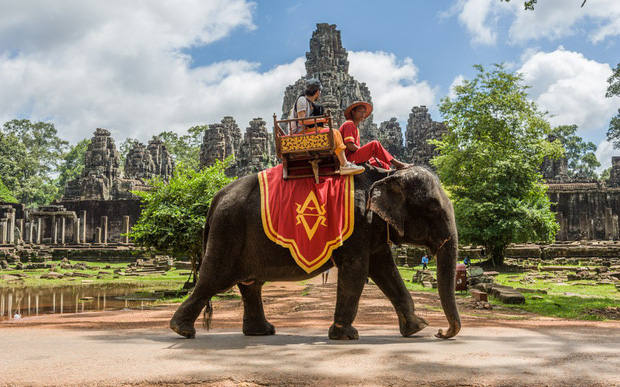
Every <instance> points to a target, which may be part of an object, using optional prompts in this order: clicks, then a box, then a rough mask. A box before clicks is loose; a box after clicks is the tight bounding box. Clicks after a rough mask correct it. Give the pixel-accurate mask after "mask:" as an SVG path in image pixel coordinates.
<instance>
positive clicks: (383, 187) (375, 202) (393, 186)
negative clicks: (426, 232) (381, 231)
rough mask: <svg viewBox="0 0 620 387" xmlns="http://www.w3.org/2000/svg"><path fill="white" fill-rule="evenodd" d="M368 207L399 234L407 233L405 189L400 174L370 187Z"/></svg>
mask: <svg viewBox="0 0 620 387" xmlns="http://www.w3.org/2000/svg"><path fill="white" fill-rule="evenodd" d="M368 196H369V197H368V206H367V207H368V209H369V210H370V211H372V212H374V213H375V214H377V215H379V216H380V217H381V219H383V220H385V221H386V222H387V223H388V224H389V225H390V226H392V228H394V229H395V230H396V232H398V235H400V236H401V237H403V236H404V235H405V216H406V209H405V201H406V197H405V191H404V187H403V184H402V179H400V178H399V176H398V175H394V176H389V177H386V178H384V179H381V180H379V181H377V182H375V183H374V184H373V185H372V186H371V187H370V192H369V195H368Z"/></svg>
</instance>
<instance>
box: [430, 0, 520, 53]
mask: <svg viewBox="0 0 620 387" xmlns="http://www.w3.org/2000/svg"><path fill="white" fill-rule="evenodd" d="M514 3H515V2H511V3H500V2H499V1H498V0H458V1H457V2H456V3H454V4H453V5H452V7H451V8H450V9H449V10H448V11H446V12H443V13H440V15H439V16H440V18H446V17H451V16H453V15H455V14H458V19H459V22H460V23H461V24H463V25H464V26H465V28H466V29H467V31H468V32H469V34H470V35H471V36H472V38H471V43H472V44H480V45H493V44H495V43H496V42H497V31H498V30H499V27H498V23H499V20H500V18H501V17H502V16H503V15H504V14H506V13H508V12H510V11H512V10H514V9H516V7H517V6H516V5H515V4H514ZM517 3H518V2H517Z"/></svg>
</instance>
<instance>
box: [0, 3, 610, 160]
mask: <svg viewBox="0 0 620 387" xmlns="http://www.w3.org/2000/svg"><path fill="white" fill-rule="evenodd" d="M581 3H582V0H543V1H541V2H540V4H538V5H537V7H536V10H535V11H534V12H530V11H524V10H523V2H522V1H515V0H512V1H511V2H510V3H505V2H501V1H500V0H452V1H441V2H440V1H434V2H433V1H427V0H415V1H414V0H412V1H380V2H375V1H361V2H360V1H348V0H345V1H323V0H315V1H283V0H275V1H247V0H207V1H204V0H202V1H201V0H182V1H175V2H171V1H164V0H152V1H149V2H126V1H121V0H108V1H90V2H83V1H78V0H59V1H55V2H53V3H49V2H45V3H44V2H40V1H34V0H32V1H28V0H24V1H17V0H15V1H10V0H0V11H1V12H0V121H2V122H4V121H8V120H10V119H13V118H30V119H33V120H49V121H52V122H54V123H55V124H56V127H57V128H58V130H59V132H60V134H61V136H63V137H65V138H67V139H69V140H70V141H71V142H74V143H75V142H77V141H79V140H81V139H82V138H85V137H90V136H91V135H92V133H93V131H94V130H95V128H97V127H103V128H107V129H110V130H111V132H112V135H113V136H114V137H115V138H116V139H117V141H118V142H121V141H123V140H124V138H126V137H134V138H138V139H140V140H142V141H147V140H148V139H149V138H150V137H151V136H152V135H154V134H157V133H159V132H161V131H163V130H174V131H177V132H179V133H181V132H184V131H185V130H186V129H187V128H189V127H191V126H193V125H198V124H211V123H216V122H219V121H220V120H221V119H222V117H224V116H226V115H232V116H233V117H235V119H236V120H237V123H238V124H239V126H240V127H241V128H242V130H243V129H245V128H246V127H247V126H248V123H249V121H250V120H251V119H252V118H254V117H263V118H266V119H267V121H268V118H269V117H270V116H271V114H272V113H273V112H277V113H280V112H281V111H282V97H283V92H284V88H285V87H286V86H287V85H289V84H291V83H293V82H294V81H295V80H297V79H298V78H300V77H301V76H302V75H304V73H305V70H304V65H303V64H304V61H305V53H306V51H308V49H309V40H310V37H311V35H312V32H313V31H314V30H315V28H316V24H317V23H330V24H336V25H337V26H338V29H339V30H340V31H341V33H342V42H343V45H344V47H345V48H346V49H347V51H348V52H349V60H350V63H351V66H350V73H351V74H352V75H353V76H354V77H355V78H356V79H357V80H359V81H361V82H366V83H367V84H368V86H369V89H370V91H371V94H372V97H373V102H374V104H375V121H376V122H377V123H379V122H381V121H383V120H387V119H389V118H390V117H397V118H398V120H399V121H400V122H401V126H402V127H403V129H404V126H405V125H406V121H407V117H408V114H409V112H410V111H411V108H412V107H413V106H414V105H420V104H425V105H427V106H428V107H429V108H430V112H431V114H432V117H433V119H435V120H441V117H440V116H439V113H438V112H437V110H436V106H437V104H438V103H439V101H440V99H441V98H443V97H445V96H446V95H448V93H449V92H450V88H451V85H453V84H454V83H456V82H459V80H461V79H463V78H468V77H471V76H473V74H474V70H473V69H472V65H473V64H483V65H486V66H490V65H491V64H492V63H502V62H503V63H506V64H507V65H508V66H509V68H510V69H511V70H513V71H519V72H522V73H523V75H524V79H525V82H526V83H527V84H529V85H531V86H532V89H531V97H532V99H533V100H534V101H536V102H537V103H538V104H539V106H540V107H541V108H542V109H543V110H547V111H549V112H550V115H551V116H550V121H551V123H552V124H553V125H559V124H577V125H578V126H579V128H580V131H579V135H581V136H582V137H583V138H584V139H586V140H588V141H592V142H594V143H595V144H596V145H597V146H598V147H599V150H598V151H597V156H598V157H599V159H600V161H601V162H602V163H603V166H608V165H609V161H610V160H609V159H610V157H611V155H620V152H619V151H617V150H613V149H612V148H611V146H610V144H609V143H607V142H606V141H604V140H605V132H606V129H607V126H608V123H609V120H610V119H611V117H613V116H614V115H615V113H616V112H617V109H618V108H619V107H620V99H619V98H613V99H609V98H605V97H604V92H605V88H606V78H607V77H608V76H609V75H610V74H611V69H612V68H614V67H615V66H616V65H617V63H618V62H620V55H618V53H619V52H620V39H619V36H620V1H618V0H588V1H587V3H586V5H585V6H584V7H583V8H581V7H580V6H581Z"/></svg>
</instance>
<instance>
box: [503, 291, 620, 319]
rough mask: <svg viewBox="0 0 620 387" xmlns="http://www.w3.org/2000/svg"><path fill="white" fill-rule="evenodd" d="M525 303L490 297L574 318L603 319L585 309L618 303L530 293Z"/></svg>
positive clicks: (524, 307) (520, 306)
mask: <svg viewBox="0 0 620 387" xmlns="http://www.w3.org/2000/svg"><path fill="white" fill-rule="evenodd" d="M524 296H525V304H522V305H507V304H503V303H502V302H501V301H499V300H497V299H495V298H492V299H493V303H494V304H497V305H501V306H503V307H506V308H514V309H521V310H525V311H527V312H531V313H536V314H538V315H541V316H547V317H560V318H567V319H576V320H605V318H604V317H603V316H600V315H595V314H590V313H588V312H587V311H586V309H590V308H596V309H604V308H607V307H610V306H611V307H613V306H618V305H620V303H619V302H618V300H617V299H613V298H588V299H584V298H582V297H575V296H570V297H568V296H561V295H553V294H547V295H542V298H541V299H537V298H534V297H533V295H531V294H524Z"/></svg>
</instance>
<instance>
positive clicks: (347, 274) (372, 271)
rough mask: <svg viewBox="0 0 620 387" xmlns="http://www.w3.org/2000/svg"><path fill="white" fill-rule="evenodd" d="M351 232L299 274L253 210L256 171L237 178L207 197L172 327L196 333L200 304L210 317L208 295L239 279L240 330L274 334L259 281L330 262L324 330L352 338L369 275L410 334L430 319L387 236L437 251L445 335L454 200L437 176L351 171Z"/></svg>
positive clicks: (454, 316)
mask: <svg viewBox="0 0 620 387" xmlns="http://www.w3.org/2000/svg"><path fill="white" fill-rule="evenodd" d="M354 179H355V180H354V184H355V193H354V211H355V214H354V230H353V233H352V234H351V236H350V237H349V238H348V239H347V240H346V241H345V242H344V243H343V245H342V246H340V247H339V248H337V249H336V250H334V251H333V254H332V259H330V260H329V261H327V262H326V263H325V264H324V265H323V266H322V267H320V268H319V269H317V270H315V271H312V272H311V273H306V272H305V271H304V270H303V269H302V268H300V267H299V266H298V265H297V264H296V263H295V262H294V260H293V258H292V257H291V255H290V253H289V250H288V249H285V248H283V247H281V246H279V245H277V244H275V243H274V242H272V241H271V240H269V239H268V238H267V236H266V235H265V232H264V231H263V226H262V222H261V210H260V189H259V179H258V177H257V175H256V174H254V175H249V176H245V177H242V178H240V179H237V180H235V181H234V182H232V183H230V184H229V185H227V186H226V187H224V188H222V189H221V190H220V191H219V192H218V193H217V194H216V195H215V196H214V198H213V201H212V203H211V206H210V208H209V212H208V215H207V221H206V225H205V230H204V239H203V251H204V255H203V259H202V263H201V266H200V270H199V276H198V280H197V283H196V286H195V288H194V291H193V293H192V294H191V295H190V296H189V297H188V298H187V299H186V300H185V302H183V304H181V305H180V306H179V308H178V309H177V310H176V312H175V314H174V316H173V317H172V319H171V320H170V328H171V329H172V330H174V331H175V332H176V333H178V334H179V335H181V336H183V337H186V338H194V337H195V334H196V330H195V328H194V322H195V321H196V319H197V318H198V316H199V315H200V313H201V311H202V310H203V308H205V307H207V309H206V310H205V315H207V313H208V316H209V317H208V321H209V322H210V319H211V315H212V311H213V309H212V306H211V298H212V297H213V296H215V295H216V294H217V293H220V292H223V291H226V290H228V289H230V288H232V287H233V286H235V285H237V286H238V287H239V290H240V292H241V297H242V301H243V312H244V315H243V328H242V331H243V334H245V335H273V334H275V328H274V326H273V325H272V324H271V323H270V322H269V321H267V319H266V318H265V314H264V311H263V303H262V298H261V289H262V286H263V284H264V283H265V282H267V281H301V280H306V279H309V278H312V277H314V276H316V275H318V274H320V273H321V272H323V271H325V270H327V269H328V268H331V267H333V266H334V265H335V266H336V267H337V268H338V278H337V297H336V306H335V313H334V322H333V324H332V325H331V327H330V328H329V332H328V337H329V339H333V340H355V339H358V338H359V334H358V331H357V329H356V328H355V327H354V326H353V321H354V319H355V317H356V314H357V310H358V304H359V299H360V296H361V293H362V290H363V288H364V285H365V283H366V279H367V277H370V279H372V281H373V282H374V283H375V284H376V285H377V286H378V288H379V289H380V290H381V291H382V292H383V293H384V294H385V296H386V297H387V298H388V299H389V300H390V302H391V303H392V305H393V307H394V308H395V310H396V313H397V315H398V321H399V328H400V333H401V334H402V335H403V336H410V335H413V334H414V333H416V332H418V331H420V330H422V329H424V328H425V327H426V326H427V325H428V324H427V323H426V321H425V320H424V319H423V318H421V317H419V316H418V315H416V313H415V308H414V303H413V299H412V297H411V294H410V293H409V291H408V290H407V288H406V287H405V283H404V281H403V279H402V278H401V276H400V273H399V272H398V269H397V267H396V264H395V262H394V260H393V258H392V254H391V249H390V245H389V243H388V242H389V240H391V241H392V242H393V243H396V244H414V245H419V246H425V247H427V248H428V249H429V250H430V252H431V254H433V255H435V256H436V257H437V288H438V292H439V296H440V300H441V305H442V308H443V310H444V314H445V316H446V319H447V320H448V323H449V328H448V330H447V331H446V332H444V331H443V330H442V329H439V331H438V333H437V334H436V335H435V336H436V337H438V338H443V339H447V338H450V337H454V336H455V335H457V334H458V332H459V331H460V329H461V321H460V317H459V312H458V309H457V305H456V297H455V274H456V263H457V251H458V249H457V244H458V236H457V229H456V223H455V219H454V209H453V207H452V203H451V202H450V200H449V199H448V197H447V196H446V194H445V192H444V191H443V188H442V186H441V183H440V182H439V179H438V178H437V176H436V175H435V174H434V173H433V172H432V171H430V170H429V169H427V168H425V167H421V166H413V167H410V168H407V169H403V170H399V171H396V172H393V171H392V172H390V171H385V170H382V169H376V168H374V167H370V166H366V171H365V172H364V173H362V174H360V175H357V176H355V177H354Z"/></svg>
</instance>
